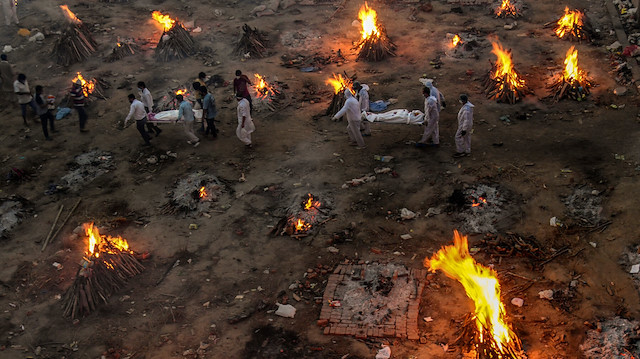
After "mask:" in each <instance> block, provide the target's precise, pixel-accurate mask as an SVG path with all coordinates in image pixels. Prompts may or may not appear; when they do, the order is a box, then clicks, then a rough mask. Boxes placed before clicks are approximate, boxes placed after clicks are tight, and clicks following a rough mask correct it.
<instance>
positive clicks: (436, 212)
mask: <svg viewBox="0 0 640 359" xmlns="http://www.w3.org/2000/svg"><path fill="white" fill-rule="evenodd" d="M440 213H442V210H441V209H440V208H436V207H429V209H428V210H427V214H426V217H433V216H437V215H439V214H440Z"/></svg>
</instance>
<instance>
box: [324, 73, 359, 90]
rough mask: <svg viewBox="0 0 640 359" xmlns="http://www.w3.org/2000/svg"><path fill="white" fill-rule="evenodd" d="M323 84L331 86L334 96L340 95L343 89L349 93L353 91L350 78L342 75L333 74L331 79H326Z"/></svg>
mask: <svg viewBox="0 0 640 359" xmlns="http://www.w3.org/2000/svg"><path fill="white" fill-rule="evenodd" d="M325 83H326V84H327V85H331V86H333V92H334V93H336V94H338V93H340V91H343V90H344V89H349V90H350V91H351V93H353V90H352V89H351V86H352V85H353V82H352V81H351V79H350V78H348V77H343V76H342V74H333V78H330V79H328V80H327V81H325Z"/></svg>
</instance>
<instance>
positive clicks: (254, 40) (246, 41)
mask: <svg viewBox="0 0 640 359" xmlns="http://www.w3.org/2000/svg"><path fill="white" fill-rule="evenodd" d="M268 42H269V41H268V39H267V35H266V34H265V33H263V32H262V31H260V30H258V29H257V28H253V29H252V28H251V26H249V25H247V24H244V25H243V26H242V37H241V38H240V40H239V41H238V44H237V45H236V49H235V51H234V53H235V55H236V56H241V57H244V56H246V55H247V54H249V57H257V58H263V57H267V55H269V52H268V51H267V45H268Z"/></svg>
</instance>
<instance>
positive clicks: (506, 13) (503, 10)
mask: <svg viewBox="0 0 640 359" xmlns="http://www.w3.org/2000/svg"><path fill="white" fill-rule="evenodd" d="M493 13H494V15H495V16H496V17H512V18H517V17H520V16H522V5H520V3H519V2H516V1H515V0H500V5H498V6H496V8H495V9H494V10H493Z"/></svg>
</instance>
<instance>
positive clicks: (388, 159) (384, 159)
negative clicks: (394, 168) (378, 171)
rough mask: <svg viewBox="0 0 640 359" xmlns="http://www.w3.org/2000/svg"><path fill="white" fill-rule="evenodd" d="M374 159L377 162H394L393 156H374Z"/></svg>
mask: <svg viewBox="0 0 640 359" xmlns="http://www.w3.org/2000/svg"><path fill="white" fill-rule="evenodd" d="M373 159H374V160H376V161H381V162H391V161H392V160H393V156H380V155H374V156H373Z"/></svg>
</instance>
